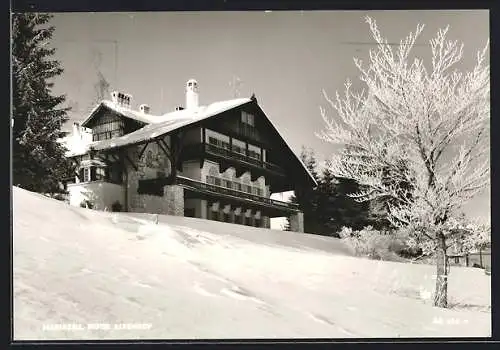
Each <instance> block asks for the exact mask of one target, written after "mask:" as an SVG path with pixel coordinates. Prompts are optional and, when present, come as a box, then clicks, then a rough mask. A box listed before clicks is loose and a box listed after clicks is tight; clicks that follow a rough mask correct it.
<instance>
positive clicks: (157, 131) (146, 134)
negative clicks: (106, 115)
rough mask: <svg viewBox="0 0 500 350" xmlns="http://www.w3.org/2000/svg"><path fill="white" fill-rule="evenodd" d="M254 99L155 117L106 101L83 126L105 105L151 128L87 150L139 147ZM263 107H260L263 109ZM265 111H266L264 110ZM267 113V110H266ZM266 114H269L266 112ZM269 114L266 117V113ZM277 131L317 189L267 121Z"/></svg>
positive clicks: (94, 143)
mask: <svg viewBox="0 0 500 350" xmlns="http://www.w3.org/2000/svg"><path fill="white" fill-rule="evenodd" d="M251 101H252V99H250V98H238V99H233V100H226V101H218V102H214V103H212V104H209V105H208V106H200V107H198V108H195V109H183V110H179V111H174V112H170V113H166V114H163V115H151V114H144V113H142V112H139V111H134V110H131V109H128V108H124V107H120V106H118V105H116V104H115V103H113V102H111V101H107V100H104V101H102V102H101V103H100V104H99V105H97V106H96V107H95V108H94V109H93V110H92V112H91V113H90V115H89V116H88V117H87V118H86V119H85V120H84V121H83V122H82V126H84V125H85V123H87V122H88V121H89V120H90V119H91V118H92V117H93V115H94V114H95V113H96V111H97V110H98V109H99V107H101V106H105V107H107V108H109V109H111V110H113V111H115V112H117V113H119V114H121V115H123V116H125V117H127V118H131V119H134V120H138V121H140V122H143V123H146V124H147V125H146V126H144V127H142V128H140V129H138V130H136V131H134V132H131V133H130V134H127V135H124V136H121V137H117V138H113V139H109V140H102V141H95V142H92V143H90V144H88V146H87V151H88V150H89V149H90V148H92V149H94V150H105V149H112V148H117V147H123V146H126V145H131V144H136V143H140V142H144V141H148V140H151V139H154V138H156V137H158V136H161V135H165V134H167V133H169V132H171V131H174V130H176V129H179V128H181V127H183V126H186V125H189V124H193V123H195V122H198V121H201V120H204V119H207V118H209V117H212V116H214V115H217V114H220V113H222V112H225V111H228V110H230V109H232V108H235V107H238V106H241V105H243V104H245V103H248V102H251ZM259 108H260V106H259ZM261 110H262V108H261ZM262 112H263V113H264V111H262ZM264 114H265V113H264ZM265 115H266V114H265ZM267 119H268V120H269V122H270V123H271V125H272V126H273V128H274V129H275V130H276V132H277V133H278V135H280V137H281V139H282V140H283V142H284V143H285V145H286V146H287V147H288V149H289V150H290V152H292V154H293V155H294V156H295V158H296V159H297V161H298V162H299V163H300V164H301V165H302V167H303V168H304V170H305V171H306V173H307V174H308V175H309V177H310V179H311V180H312V181H313V183H314V185H315V186H317V185H318V184H317V182H316V180H315V179H314V177H313V176H312V174H311V173H310V172H309V170H308V169H307V166H306V165H305V164H304V162H302V160H301V159H300V157H298V156H297V155H296V154H295V152H293V150H292V148H291V147H290V145H289V144H288V143H287V142H286V140H285V139H284V138H283V136H281V134H280V133H279V131H278V129H277V128H276V126H275V125H274V124H273V123H272V121H271V120H270V119H269V118H267ZM85 153H86V152H82V151H81V150H79V151H78V152H73V153H71V154H69V156H76V155H82V154H85Z"/></svg>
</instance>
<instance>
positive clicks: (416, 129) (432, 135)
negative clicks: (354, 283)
mask: <svg viewBox="0 0 500 350" xmlns="http://www.w3.org/2000/svg"><path fill="white" fill-rule="evenodd" d="M366 22H367V23H368V25H369V27H370V29H371V33H372V36H373V39H374V40H375V43H374V44H375V48H374V49H372V50H370V53H369V54H370V55H369V62H368V64H367V65H365V64H364V63H363V62H362V61H361V60H359V59H354V62H355V65H356V67H357V68H358V69H359V71H360V80H361V84H363V85H365V86H366V89H365V90H363V91H362V92H360V93H356V92H353V91H352V89H351V83H350V82H349V81H348V82H347V83H346V89H345V93H344V94H343V95H340V94H338V93H337V94H336V98H335V99H330V98H329V97H328V95H327V94H326V93H325V92H323V93H324V95H325V98H326V100H327V101H328V103H329V104H330V105H331V107H333V110H334V111H336V115H337V116H336V117H330V116H329V115H328V114H327V111H326V110H325V109H324V108H321V115H322V117H323V119H324V121H325V128H324V130H322V132H321V133H318V136H319V137H320V138H322V139H323V140H326V141H328V142H331V143H334V144H338V145H343V146H345V147H344V151H342V152H340V153H339V154H336V155H334V156H333V160H332V171H333V172H334V174H335V175H336V176H341V177H346V178H351V179H354V180H356V181H357V182H358V183H359V184H361V185H362V186H363V188H364V190H363V191H362V192H360V193H355V194H352V196H353V197H355V198H356V199H357V200H359V201H371V200H374V199H377V198H380V197H391V198H392V199H394V200H392V201H391V202H390V206H389V216H390V220H391V221H392V223H393V224H395V225H397V226H398V227H404V228H405V229H407V230H408V231H409V232H411V235H410V237H411V239H410V240H411V242H410V243H411V244H413V245H414V246H418V247H420V248H422V249H423V250H424V251H427V252H429V253H432V254H433V255H435V256H436V265H437V274H436V290H435V293H434V305H436V306H440V307H446V306H447V277H448V269H447V256H446V252H447V248H448V247H449V246H450V245H452V244H455V243H456V241H457V237H460V240H461V241H463V242H464V243H467V244H464V245H462V246H466V247H472V246H474V244H473V243H474V241H475V240H476V239H483V238H484V237H485V233H484V232H486V231H487V230H488V228H485V227H480V226H476V227H475V230H460V229H459V228H460V225H462V223H460V222H459V221H458V220H454V215H455V213H456V211H457V210H458V209H459V208H460V207H462V206H463V204H464V203H465V202H467V201H468V200H469V199H471V198H472V197H473V196H475V195H476V194H478V193H479V192H480V191H481V190H483V189H484V188H485V187H486V186H489V180H490V173H489V167H490V165H489V114H490V102H489V91H490V87H489V61H488V57H487V56H486V54H487V49H488V43H486V46H485V48H484V49H483V50H482V51H480V52H478V53H477V63H476V64H475V66H474V68H473V69H471V70H470V71H467V72H463V71H460V70H458V69H457V64H458V63H459V62H460V61H461V59H462V56H463V44H460V43H458V42H457V41H450V40H447V38H446V35H447V32H448V28H445V29H441V30H439V31H438V32H437V35H436V36H435V37H434V38H433V39H432V40H430V49H431V52H432V61H431V62H430V65H428V67H426V66H424V62H423V60H421V59H419V58H412V56H411V55H412V48H413V47H414V45H415V42H416V40H417V39H418V37H419V35H420V34H421V32H422V30H423V28H424V26H423V25H418V26H417V28H416V31H415V32H413V33H410V34H409V35H408V36H407V37H406V38H405V39H404V40H401V42H400V44H399V45H397V46H394V45H390V44H389V43H388V42H387V40H386V39H385V38H383V37H382V35H381V34H380V32H379V30H378V29H377V25H376V22H375V21H374V20H373V19H371V18H370V17H366ZM401 183H407V184H412V185H411V186H404V187H402V186H400V184H401ZM457 232H459V233H460V235H458V234H457ZM464 232H470V234H467V235H465V236H464ZM471 242H472V243H471Z"/></svg>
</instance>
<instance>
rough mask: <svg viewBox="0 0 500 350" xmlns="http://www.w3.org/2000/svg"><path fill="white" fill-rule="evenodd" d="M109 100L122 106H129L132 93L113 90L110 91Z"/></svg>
mask: <svg viewBox="0 0 500 350" xmlns="http://www.w3.org/2000/svg"><path fill="white" fill-rule="evenodd" d="M111 100H112V101H113V103H114V104H116V105H117V106H120V107H124V108H130V102H131V100H132V95H130V94H126V93H124V92H119V91H113V92H112V93H111Z"/></svg>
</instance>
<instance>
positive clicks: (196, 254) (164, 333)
mask: <svg viewBox="0 0 500 350" xmlns="http://www.w3.org/2000/svg"><path fill="white" fill-rule="evenodd" d="M13 196H14V199H13V203H14V212H13V215H14V217H13V221H14V226H13V244H14V247H13V252H14V255H13V269H14V275H13V276H14V337H15V339H16V340H20V339H180V338H182V339H193V338H196V339H209V338H240V339H241V338H313V337H319V338H351V337H357V338H364V337H420V336H426V337H440V336H454V337H470V336H490V329H491V312H490V310H489V309H490V305H491V303H490V277H489V276H486V275H484V273H483V272H482V270H479V269H472V268H452V270H451V275H450V286H449V289H450V292H449V293H450V303H451V304H452V305H453V306H454V307H453V308H452V309H448V310H443V309H438V308H434V307H432V306H431V302H430V299H429V298H430V292H431V291H432V287H433V284H434V280H433V279H432V276H433V273H434V267H433V266H427V265H410V264H402V263H389V262H377V261H370V260H367V259H359V258H354V257H351V256H349V254H348V250H347V249H346V248H345V247H344V246H343V245H342V243H341V242H340V241H339V240H337V239H334V238H328V237H318V236H313V235H305V234H298V233H292V232H281V231H272V230H264V229H257V228H251V227H245V226H239V225H231V224H226V223H220V222H211V221H206V220H198V219H191V218H182V217H169V216H161V217H160V218H159V223H158V224H157V225H156V224H154V221H153V217H152V216H151V215H147V214H128V213H122V214H114V213H104V212H97V211H92V210H89V209H83V208H76V207H70V206H68V205H66V204H64V203H62V202H59V201H56V200H52V199H48V198H45V197H43V196H41V195H38V194H34V193H30V192H27V191H24V190H21V189H18V188H14V189H13ZM61 328H65V329H61ZM68 328H69V329H68Z"/></svg>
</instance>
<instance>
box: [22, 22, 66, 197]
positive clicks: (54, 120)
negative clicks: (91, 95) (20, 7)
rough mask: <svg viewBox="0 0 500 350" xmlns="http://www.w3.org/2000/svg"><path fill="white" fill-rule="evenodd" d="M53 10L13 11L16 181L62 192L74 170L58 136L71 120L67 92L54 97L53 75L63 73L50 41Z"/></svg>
mask: <svg viewBox="0 0 500 350" xmlns="http://www.w3.org/2000/svg"><path fill="white" fill-rule="evenodd" d="M50 18H51V15H48V14H37V13H20V14H13V16H12V21H13V23H12V32H13V33H12V35H13V38H12V84H13V107H12V108H13V111H12V115H13V127H12V128H13V130H12V134H13V135H12V136H13V184H14V185H16V186H20V187H22V188H25V189H28V190H32V191H37V192H51V193H53V192H61V187H60V183H61V180H62V179H63V178H65V177H66V176H67V175H68V169H69V168H70V167H69V165H68V161H67V160H66V158H65V157H64V152H65V149H64V147H63V145H61V144H60V143H59V142H57V140H58V139H59V138H60V137H62V136H64V134H65V133H64V132H62V130H61V128H62V125H63V124H64V122H66V121H67V119H68V118H67V111H68V108H62V107H60V105H61V104H62V103H63V102H64V101H65V96H54V95H53V93H52V87H53V85H54V82H53V79H54V78H55V77H57V76H58V75H60V74H61V73H62V72H63V69H62V68H61V66H60V63H59V62H58V61H56V60H52V59H51V56H53V55H54V53H55V49H53V48H49V47H47V46H46V44H47V42H48V41H49V40H50V39H51V37H52V34H53V32H54V27H53V26H50V25H48V22H49V20H50Z"/></svg>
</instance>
